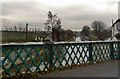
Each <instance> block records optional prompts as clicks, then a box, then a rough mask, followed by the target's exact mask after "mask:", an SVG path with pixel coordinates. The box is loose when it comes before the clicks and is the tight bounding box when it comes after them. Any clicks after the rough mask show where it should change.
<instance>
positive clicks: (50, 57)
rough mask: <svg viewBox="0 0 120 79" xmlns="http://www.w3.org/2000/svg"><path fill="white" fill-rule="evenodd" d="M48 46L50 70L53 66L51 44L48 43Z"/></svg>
mask: <svg viewBox="0 0 120 79" xmlns="http://www.w3.org/2000/svg"><path fill="white" fill-rule="evenodd" d="M48 47H49V67H50V70H52V68H53V60H52V59H53V53H52V44H48Z"/></svg>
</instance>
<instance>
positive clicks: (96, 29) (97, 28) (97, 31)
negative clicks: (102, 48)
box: [91, 21, 106, 40]
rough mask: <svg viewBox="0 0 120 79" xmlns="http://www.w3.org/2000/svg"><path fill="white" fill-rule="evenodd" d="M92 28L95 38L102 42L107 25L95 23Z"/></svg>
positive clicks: (100, 22)
mask: <svg viewBox="0 0 120 79" xmlns="http://www.w3.org/2000/svg"><path fill="white" fill-rule="evenodd" d="M91 27H92V28H93V33H94V36H96V37H97V39H99V40H101V35H102V32H103V31H104V30H105V28H106V24H105V23H104V22H102V21H94V22H93V23H92V25H91Z"/></svg>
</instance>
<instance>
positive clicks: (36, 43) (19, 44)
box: [0, 41, 120, 46]
mask: <svg viewBox="0 0 120 79" xmlns="http://www.w3.org/2000/svg"><path fill="white" fill-rule="evenodd" d="M118 42H120V41H81V42H80V43H76V42H54V43H53V44H51V45H66V44H67V45H71V44H89V43H118ZM23 45H24V46H39V45H40V46H41V45H50V44H44V43H43V42H26V43H5V44H0V46H23Z"/></svg>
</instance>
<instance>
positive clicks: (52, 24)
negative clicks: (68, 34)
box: [44, 11, 62, 41]
mask: <svg viewBox="0 0 120 79" xmlns="http://www.w3.org/2000/svg"><path fill="white" fill-rule="evenodd" d="M44 24H45V29H46V30H47V31H48V32H49V33H50V32H52V34H50V36H51V38H52V41H59V40H60V34H59V31H60V29H61V27H62V25H61V19H60V18H58V16H57V14H52V12H51V11H49V12H48V18H47V20H46V21H45V23H44Z"/></svg>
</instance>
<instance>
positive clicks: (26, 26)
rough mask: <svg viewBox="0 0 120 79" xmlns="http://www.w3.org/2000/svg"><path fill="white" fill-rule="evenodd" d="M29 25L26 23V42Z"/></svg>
mask: <svg viewBox="0 0 120 79" xmlns="http://www.w3.org/2000/svg"><path fill="white" fill-rule="evenodd" d="M27 32H28V23H26V42H27Z"/></svg>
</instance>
